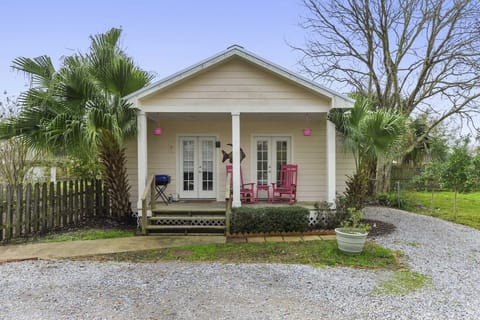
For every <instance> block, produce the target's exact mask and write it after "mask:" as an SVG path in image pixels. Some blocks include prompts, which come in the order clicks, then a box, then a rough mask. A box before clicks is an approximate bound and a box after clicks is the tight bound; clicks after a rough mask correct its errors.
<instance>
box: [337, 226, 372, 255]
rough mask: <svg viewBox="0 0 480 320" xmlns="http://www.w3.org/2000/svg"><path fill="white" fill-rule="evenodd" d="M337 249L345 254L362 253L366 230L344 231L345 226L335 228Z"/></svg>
mask: <svg viewBox="0 0 480 320" xmlns="http://www.w3.org/2000/svg"><path fill="white" fill-rule="evenodd" d="M335 233H336V235H337V244H338V249H340V250H341V251H343V252H345V253H346V254H352V255H358V254H360V253H362V251H363V247H364V245H365V240H366V239H367V235H368V232H364V231H362V230H353V231H352V230H351V229H349V230H348V231H346V229H345V228H336V229H335Z"/></svg>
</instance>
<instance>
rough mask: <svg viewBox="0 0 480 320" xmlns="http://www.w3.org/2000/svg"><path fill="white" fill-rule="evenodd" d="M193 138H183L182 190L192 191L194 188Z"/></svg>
mask: <svg viewBox="0 0 480 320" xmlns="http://www.w3.org/2000/svg"><path fill="white" fill-rule="evenodd" d="M194 147H195V145H194V141H193V140H183V142H182V150H183V164H182V165H183V191H193V190H194V189H195V188H194V187H195V180H194V169H195V168H194V165H195V158H194V157H195V150H194Z"/></svg>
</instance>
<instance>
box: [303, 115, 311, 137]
mask: <svg viewBox="0 0 480 320" xmlns="http://www.w3.org/2000/svg"><path fill="white" fill-rule="evenodd" d="M308 122H309V118H308V113H306V114H305V123H306V124H307V128H304V129H303V135H304V136H305V137H309V136H311V135H312V129H311V128H308V127H309V125H308Z"/></svg>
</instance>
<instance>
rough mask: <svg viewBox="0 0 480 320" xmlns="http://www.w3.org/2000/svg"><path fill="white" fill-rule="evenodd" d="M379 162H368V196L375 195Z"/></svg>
mask: <svg viewBox="0 0 480 320" xmlns="http://www.w3.org/2000/svg"><path fill="white" fill-rule="evenodd" d="M377 163H378V161H377V160H370V161H368V162H367V168H366V169H367V177H368V188H367V195H368V196H369V197H373V196H374V195H375V185H376V179H377Z"/></svg>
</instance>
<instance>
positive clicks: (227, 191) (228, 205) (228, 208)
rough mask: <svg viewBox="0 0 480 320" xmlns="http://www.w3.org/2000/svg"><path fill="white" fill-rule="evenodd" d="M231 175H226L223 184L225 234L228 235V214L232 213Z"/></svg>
mask: <svg viewBox="0 0 480 320" xmlns="http://www.w3.org/2000/svg"><path fill="white" fill-rule="evenodd" d="M231 188H232V174H231V173H227V181H226V184H225V234H227V235H228V234H229V233H230V213H231V212H232V192H231Z"/></svg>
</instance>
